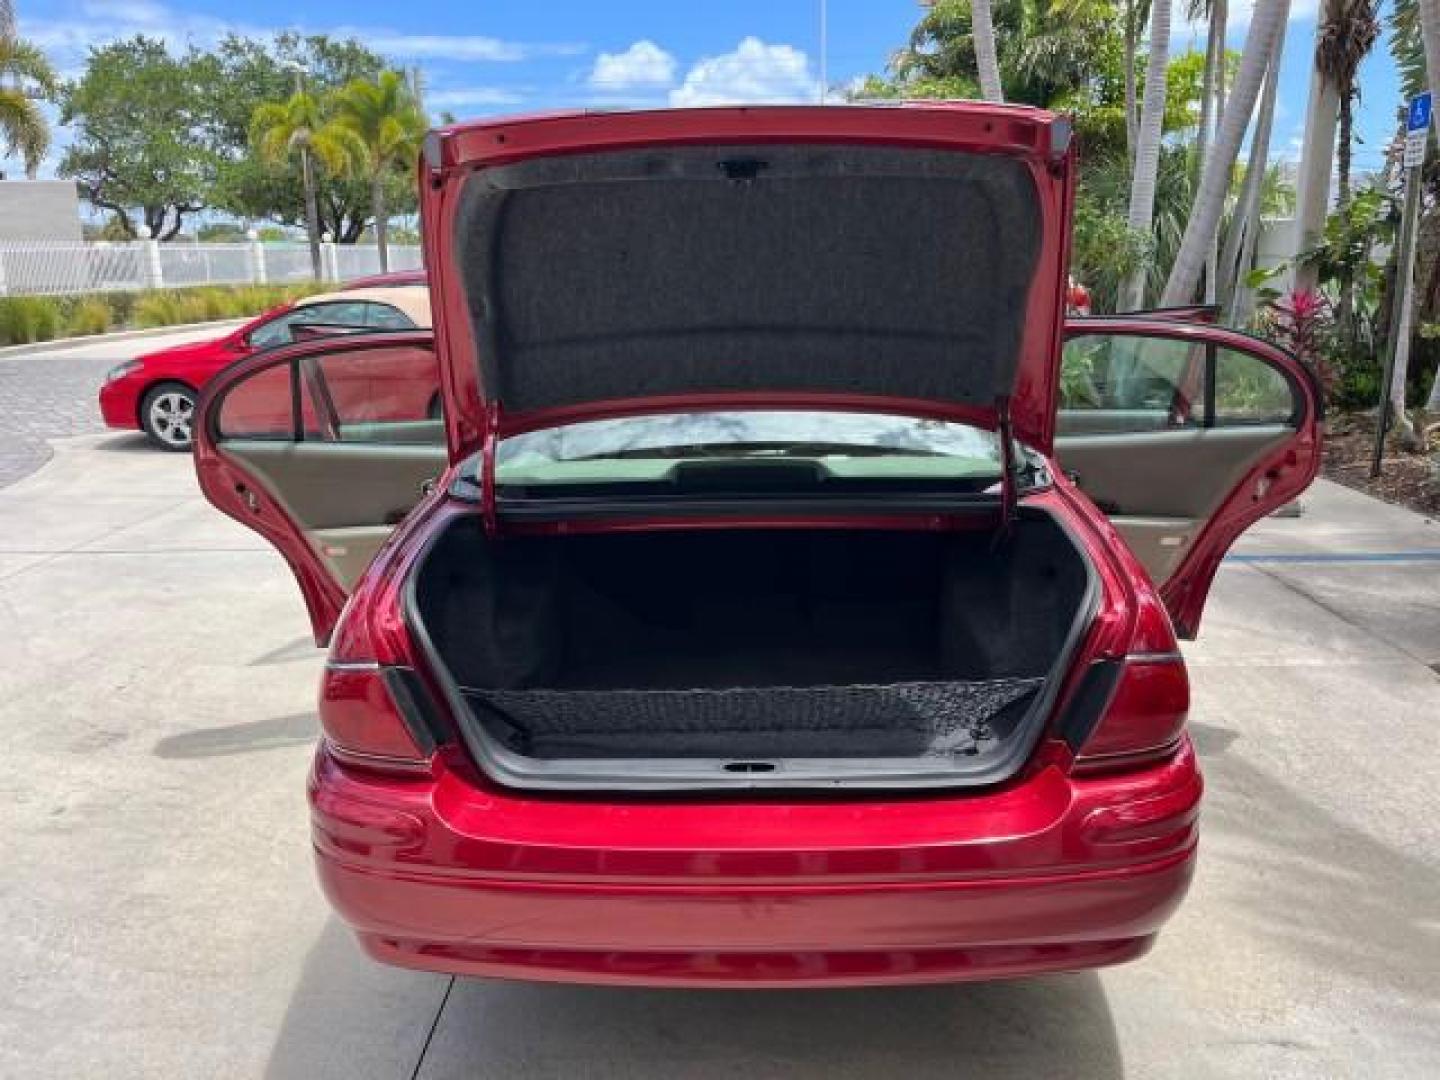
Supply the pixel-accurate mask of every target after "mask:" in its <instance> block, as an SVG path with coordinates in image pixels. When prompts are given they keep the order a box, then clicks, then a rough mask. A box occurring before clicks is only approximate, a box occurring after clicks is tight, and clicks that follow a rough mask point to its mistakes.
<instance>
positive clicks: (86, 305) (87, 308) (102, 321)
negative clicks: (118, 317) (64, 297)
mask: <svg viewBox="0 0 1440 1080" xmlns="http://www.w3.org/2000/svg"><path fill="white" fill-rule="evenodd" d="M114 322H115V316H114V313H113V312H112V311H111V309H110V305H109V304H107V303H106V302H105V301H104V300H102V299H101V298H100V297H98V296H86V297H83V298H81V300H80V301H79V303H77V304H75V306H74V307H72V308H71V309H70V311H69V313H68V314H67V315H66V316H65V331H66V333H68V334H73V335H75V336H77V337H78V336H83V335H86V334H103V333H105V332H106V331H107V330H109V329H110V327H111V326H112V325H113V324H114Z"/></svg>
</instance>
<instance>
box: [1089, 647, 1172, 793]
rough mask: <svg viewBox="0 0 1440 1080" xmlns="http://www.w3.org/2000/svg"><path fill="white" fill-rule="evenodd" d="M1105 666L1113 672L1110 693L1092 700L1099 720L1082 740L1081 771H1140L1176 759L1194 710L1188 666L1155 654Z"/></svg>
mask: <svg viewBox="0 0 1440 1080" xmlns="http://www.w3.org/2000/svg"><path fill="white" fill-rule="evenodd" d="M1102 663H1106V664H1109V665H1112V666H1113V670H1112V672H1110V673H1109V679H1108V680H1107V681H1109V683H1110V693H1109V694H1108V695H1106V694H1096V695H1095V697H1094V698H1092V700H1091V704H1092V706H1094V705H1099V715H1098V716H1095V717H1094V722H1093V726H1092V727H1091V728H1090V730H1089V731H1088V732H1085V733H1083V735H1081V738H1080V739H1079V742H1078V752H1077V754H1076V757H1075V771H1076V772H1077V773H1096V772H1111V771H1115V770H1119V769H1130V768H1138V767H1140V766H1143V765H1148V764H1152V763H1154V762H1156V761H1160V760H1163V759H1165V758H1168V757H1170V756H1171V755H1172V754H1174V753H1175V750H1176V748H1177V747H1178V745H1179V740H1180V733H1181V732H1182V731H1183V730H1184V729H1185V717H1186V714H1187V713H1188V712H1189V710H1190V680H1189V678H1188V677H1187V676H1186V674H1185V663H1184V661H1183V660H1181V658H1180V657H1179V656H1178V655H1175V656H1155V655H1154V654H1153V653H1152V654H1146V655H1140V656H1131V657H1127V658H1126V659H1124V660H1120V661H1102ZM1093 670H1098V665H1097V669H1092V671H1093ZM1102 677H1103V676H1102ZM1102 702H1103V704H1102ZM1077 703H1078V702H1077ZM1076 734H1077V735H1080V734H1081V733H1080V732H1076Z"/></svg>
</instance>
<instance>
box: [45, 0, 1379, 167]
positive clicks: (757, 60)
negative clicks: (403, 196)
mask: <svg viewBox="0 0 1440 1080" xmlns="http://www.w3.org/2000/svg"><path fill="white" fill-rule="evenodd" d="M1250 3H1251V0H1231V6H1232V9H1235V10H1234V11H1233V12H1232V24H1231V26H1232V33H1231V45H1232V47H1235V48H1239V47H1240V45H1241V44H1242V43H1243V40H1244V32H1245V27H1246V23H1247V21H1248V10H1249V6H1250ZM1317 3H1318V0H1292V13H1291V21H1290V26H1289V33H1288V35H1287V39H1286V50H1285V62H1284V65H1283V68H1282V83H1281V92H1280V106H1279V109H1278V111H1277V122H1276V131H1275V138H1274V143H1273V152H1274V153H1275V154H1277V155H1278V156H1280V157H1289V158H1292V159H1293V158H1294V157H1295V156H1296V148H1297V147H1298V144H1299V135H1300V129H1301V125H1302V123H1303V116H1304V109H1305V98H1306V87H1307V80H1308V69H1309V59H1310V54H1311V50H1312V49H1313V42H1314V33H1315V9H1316V6H1317ZM17 6H18V7H19V8H20V12H19V14H20V24H21V32H22V34H23V35H24V36H26V37H27V38H30V39H32V40H34V41H36V42H37V43H38V44H40V45H41V46H42V47H43V48H45V49H46V50H47V51H48V52H49V53H50V54H51V56H52V59H53V60H54V61H55V63H56V64H57V66H58V67H59V68H60V69H61V70H62V72H63V73H65V74H70V75H73V74H75V73H76V72H78V70H79V69H80V67H81V65H82V62H83V58H84V55H85V52H86V50H87V49H88V48H89V47H90V46H92V45H97V44H101V43H103V42H105V41H109V40H112V39H114V38H117V37H125V36H129V35H131V34H134V33H137V32H144V33H147V34H152V35H156V36H162V37H165V38H167V39H169V40H171V41H174V42H176V43H177V44H178V43H184V42H186V41H193V42H195V43H196V44H199V45H205V44H207V43H209V42H211V41H213V40H215V39H216V38H217V37H218V36H219V35H220V34H222V33H223V32H225V31H226V30H229V29H235V30H238V31H240V32H242V33H250V34H267V33H269V32H271V31H275V30H281V29H299V30H304V31H325V32H328V33H332V34H339V35H354V36H356V37H358V38H360V39H361V40H362V41H364V42H365V43H366V44H367V45H369V46H370V47H372V48H374V49H376V50H377V51H380V52H382V53H384V54H385V55H387V56H389V57H391V58H392V59H394V60H395V61H396V62H397V63H401V64H404V65H406V66H410V65H419V66H420V67H421V68H422V69H423V71H424V72H425V76H426V83H427V86H428V93H429V100H428V104H429V106H430V107H431V109H432V111H439V110H441V109H445V110H448V111H451V112H453V113H455V114H456V115H457V116H461V117H466V116H481V115H487V114H495V113H505V112H516V111H531V110H536V109H551V108H560V107H575V106H584V105H593V104H647V105H663V104H667V103H669V104H696V105H698V104H710V103H716V102H721V101H728V100H746V101H763V100H778V101H793V100H806V99H809V100H813V99H814V97H815V96H816V94H817V93H818V88H819V85H820V71H821V68H820V19H819V12H820V2H819V0H727V2H726V3H723V4H708V5H704V6H703V7H702V6H698V5H693V4H685V3H673V2H672V3H661V2H656V0H602V2H598V3H597V2H593V0H592V2H588V3H581V2H575V0H549V2H547V3H494V2H485V0H481V2H478V3H472V4H456V3H454V2H453V0H409V2H408V3H404V4H385V5H363V4H356V3H354V2H353V0H347V2H343V3H342V2H339V0H303V2H299V3H296V2H290V3H281V2H279V0H250V2H249V3H247V4H245V5H244V6H243V8H242V7H240V6H239V5H237V4H236V3H234V0H228V2H227V0H20V3H19V4H18V5H17ZM919 11H920V8H919V6H918V5H917V4H916V3H915V2H914V0H829V3H828V27H829V33H828V49H827V50H826V63H827V67H826V74H827V76H828V82H829V84H830V85H838V84H844V83H846V82H848V81H849V80H851V79H852V78H855V77H857V76H860V75H863V74H864V73H866V72H870V71H879V70H881V68H882V67H883V65H884V62H885V58H886V56H887V55H888V53H889V52H890V50H891V49H893V48H895V47H896V46H897V45H899V44H900V43H901V42H902V41H903V40H904V38H905V35H906V33H907V31H908V30H909V28H910V26H911V25H912V24H913V23H914V21H915V19H916V18H917V16H918V14H919ZM1181 11H1183V3H1182V4H1181V5H1180V6H1179V7H1178V9H1177V27H1176V31H1175V49H1176V51H1179V50H1180V49H1182V48H1184V47H1185V46H1187V45H1189V44H1191V43H1200V44H1203V36H1202V35H1203V31H1200V30H1197V29H1196V28H1193V27H1187V26H1185V25H1184V24H1183V23H1180V22H1178V20H1179V19H1180V18H1181V15H1180V12H1181ZM237 12H243V14H237ZM1362 85H1363V87H1364V96H1363V99H1362V104H1361V114H1360V115H1361V123H1360V131H1361V135H1362V138H1363V139H1364V145H1362V146H1361V147H1359V148H1358V151H1357V155H1356V157H1357V161H1356V164H1357V167H1359V168H1367V167H1373V166H1375V165H1377V164H1378V163H1379V160H1380V153H1381V150H1382V148H1383V146H1384V143H1385V140H1386V139H1387V138H1388V135H1389V132H1390V131H1391V130H1392V123H1393V121H1392V117H1393V115H1394V114H1393V110H1394V108H1395V106H1396V105H1397V104H1398V94H1399V91H1398V82H1397V76H1396V73H1395V70H1394V65H1393V63H1392V62H1391V60H1390V58H1389V55H1388V53H1387V52H1386V50H1385V49H1384V47H1383V42H1382V44H1381V45H1380V46H1378V47H1377V48H1376V50H1375V52H1374V54H1373V55H1372V57H1371V58H1370V60H1369V61H1368V62H1367V64H1366V67H1365V69H1364V71H1363V72H1362ZM59 135H60V140H61V141H62V143H63V140H64V135H63V132H62V133H59ZM47 171H48V170H47Z"/></svg>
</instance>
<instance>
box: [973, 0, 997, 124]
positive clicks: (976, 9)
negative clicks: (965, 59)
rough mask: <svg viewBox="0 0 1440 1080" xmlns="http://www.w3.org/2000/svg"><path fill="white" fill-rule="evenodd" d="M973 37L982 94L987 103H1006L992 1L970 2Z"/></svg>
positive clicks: (977, 0)
mask: <svg viewBox="0 0 1440 1080" xmlns="http://www.w3.org/2000/svg"><path fill="white" fill-rule="evenodd" d="M970 26H971V30H970V33H971V36H972V37H973V38H974V39H975V68H976V70H977V71H978V72H979V75H980V94H981V96H982V97H984V98H985V100H986V101H1004V100H1005V95H1004V93H1003V92H1002V91H1001V90H1000V61H999V59H997V57H996V55H995V23H994V20H992V19H991V17H990V0H970Z"/></svg>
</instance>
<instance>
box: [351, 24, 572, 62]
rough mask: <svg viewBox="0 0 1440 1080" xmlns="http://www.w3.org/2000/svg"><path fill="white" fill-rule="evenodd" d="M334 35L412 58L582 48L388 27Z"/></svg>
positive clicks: (530, 54) (492, 56) (520, 56)
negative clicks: (418, 32)
mask: <svg viewBox="0 0 1440 1080" xmlns="http://www.w3.org/2000/svg"><path fill="white" fill-rule="evenodd" d="M328 33H330V34H333V35H334V36H336V37H351V36H353V37H357V38H359V39H360V41H362V42H363V43H364V44H365V45H366V46H367V47H368V48H371V49H374V50H375V51H376V52H378V53H380V54H381V55H382V56H396V57H404V58H406V59H414V60H472V61H473V60H497V61H509V62H513V61H517V60H533V59H535V58H536V57H540V56H574V55H575V54H576V53H581V52H584V51H585V46H584V45H576V44H553V45H550V44H528V43H525V42H518V41H502V40H501V39H499V38H493V37H485V36H483V35H477V34H459V35H456V34H401V33H396V32H394V31H390V30H370V29H365V28H350V27H339V28H337V29H334V30H330V31H328Z"/></svg>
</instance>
